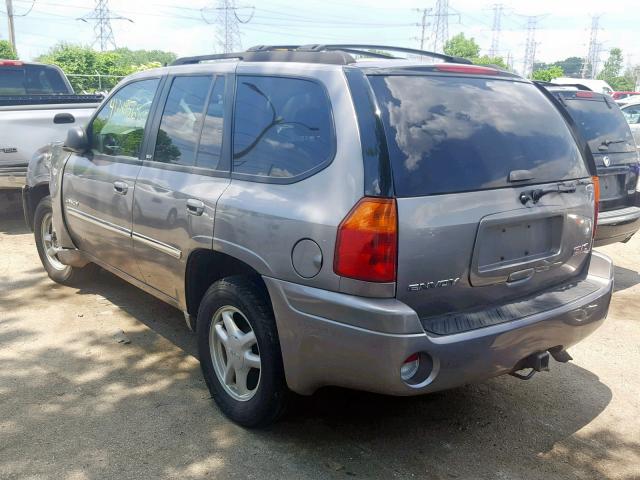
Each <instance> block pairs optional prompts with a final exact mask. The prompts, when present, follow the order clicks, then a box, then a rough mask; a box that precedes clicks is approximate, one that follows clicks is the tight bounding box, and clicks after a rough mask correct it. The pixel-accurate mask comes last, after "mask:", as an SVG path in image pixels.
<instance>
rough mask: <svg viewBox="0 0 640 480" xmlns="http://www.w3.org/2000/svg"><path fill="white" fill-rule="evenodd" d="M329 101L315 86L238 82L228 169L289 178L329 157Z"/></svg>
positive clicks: (331, 141)
mask: <svg viewBox="0 0 640 480" xmlns="http://www.w3.org/2000/svg"><path fill="white" fill-rule="evenodd" d="M333 149H334V133H333V122H332V117H331V107H330V104H329V99H328V98H327V95H326V93H325V91H324V89H323V88H322V87H321V86H320V85H319V84H317V83H315V82H312V81H308V80H301V79H294V78H280V77H249V76H240V77H238V85H237V95H236V109H235V114H234V138H233V170H234V171H235V172H237V173H245V174H251V175H259V176H264V177H277V178H290V177H295V176H298V175H302V174H304V173H307V172H309V171H311V170H314V169H315V168H316V167H320V166H321V165H323V164H325V163H326V162H328V161H329V160H331V157H332V155H333Z"/></svg>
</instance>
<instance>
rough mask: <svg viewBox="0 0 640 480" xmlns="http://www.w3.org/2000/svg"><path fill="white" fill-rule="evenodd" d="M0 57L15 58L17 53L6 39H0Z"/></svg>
mask: <svg viewBox="0 0 640 480" xmlns="http://www.w3.org/2000/svg"><path fill="white" fill-rule="evenodd" d="M0 58H4V59H5V60H17V59H18V54H17V53H16V51H15V50H14V49H13V47H12V46H11V44H10V43H9V42H8V41H7V40H0Z"/></svg>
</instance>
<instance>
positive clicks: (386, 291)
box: [25, 45, 613, 426]
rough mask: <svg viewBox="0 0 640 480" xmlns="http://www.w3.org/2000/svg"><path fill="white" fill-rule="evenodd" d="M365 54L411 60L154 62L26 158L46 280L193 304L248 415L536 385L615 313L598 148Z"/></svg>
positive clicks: (522, 90)
mask: <svg viewBox="0 0 640 480" xmlns="http://www.w3.org/2000/svg"><path fill="white" fill-rule="evenodd" d="M372 49H375V50H379V49H386V50H389V51H392V52H393V53H396V54H397V52H404V53H407V50H406V49H397V48H396V49H391V48H389V47H377V46H370V45H366V46H358V45H338V46H335V45H334V46H327V45H312V46H307V47H292V46H286V47H257V48H254V49H252V50H250V51H247V52H241V53H236V54H225V55H209V56H204V57H194V58H187V59H182V60H179V61H178V62H177V63H176V64H175V65H173V66H170V67H166V68H161V69H157V70H151V71H146V72H142V73H137V74H135V75H132V76H130V77H128V78H126V79H125V80H124V81H123V82H122V83H121V84H120V85H118V86H117V87H116V88H115V89H114V90H113V92H112V93H111V95H110V96H109V97H108V98H107V99H106V100H105V101H104V102H103V104H102V106H101V107H100V108H99V109H98V111H97V112H96V114H95V115H94V116H93V118H92V120H91V121H90V122H89V125H88V126H87V128H86V129H82V128H75V129H72V130H70V131H69V135H68V137H67V141H66V144H65V146H64V148H61V147H60V146H58V147H56V148H54V149H53V152H52V154H51V155H49V156H48V157H47V159H45V160H41V161H34V163H32V164H31V165H30V174H29V179H30V184H29V187H28V189H26V190H25V203H26V205H27V207H28V208H27V211H28V217H29V218H30V220H29V223H30V224H31V225H32V226H34V229H35V238H36V245H37V247H38V252H39V254H40V257H41V259H42V262H43V265H44V267H45V268H46V270H47V272H48V273H49V276H50V277H51V278H52V279H54V280H56V281H58V282H65V283H75V282H79V281H82V282H84V284H86V282H90V281H91V275H90V274H91V273H92V271H94V270H93V267H94V264H97V265H100V266H102V267H103V268H105V269H107V270H109V271H111V272H113V273H115V274H116V275H119V276H120V277H122V278H124V279H125V280H127V281H128V282H130V283H132V284H134V285H136V286H138V287H140V288H142V289H143V290H145V291H147V292H150V293H151V294H153V295H156V296H157V297H158V298H161V299H162V300H164V301H166V302H168V303H169V304H171V305H173V306H175V307H176V308H179V309H180V310H182V311H183V312H184V313H185V317H186V319H187V321H188V323H189V325H191V326H192V327H193V326H195V329H196V331H197V335H198V344H199V358H200V362H201V365H202V371H203V373H204V377H205V379H206V382H207V385H208V386H209V389H210V390H211V393H212V396H213V398H214V399H215V400H216V402H217V403H218V405H219V406H220V408H221V409H222V410H223V411H224V412H225V413H226V414H227V415H228V416H229V417H231V418H232V419H234V420H235V421H237V422H239V423H241V424H243V425H249V426H255V425H264V424H266V423H269V422H271V421H273V420H274V419H275V418H277V417H278V415H279V414H280V413H281V412H282V411H283V409H284V406H285V405H286V400H287V393H288V392H289V391H290V390H292V391H294V392H297V393H300V394H307V395H308V394H311V393H313V392H314V391H315V390H317V389H318V388H320V387H323V386H325V385H337V386H342V387H349V388H356V389H362V390H368V391H374V392H380V393H387V394H393V395H417V394H423V393H428V392H433V391H437V390H442V389H446V388H451V387H455V386H457V385H461V384H463V383H466V382H470V381H479V380H483V379H486V378H489V377H492V376H497V375H502V374H507V373H514V374H517V375H520V376H521V377H527V378H528V376H529V375H530V374H531V372H535V371H541V370H546V369H547V368H548V363H549V357H550V355H552V356H553V357H554V358H555V359H556V360H558V361H561V362H566V361H568V360H569V359H570V357H569V355H568V353H567V352H566V349H567V348H569V347H571V346H572V345H574V344H575V343H576V342H579V341H580V340H581V339H583V338H584V337H586V336H587V335H589V334H590V333H592V332H593V331H594V330H595V329H596V328H597V327H598V326H599V325H600V324H601V322H602V321H603V319H604V318H605V316H606V314H607V310H608V307H609V300H610V298H611V292H612V288H613V268H612V264H611V261H610V260H609V259H608V258H607V257H606V256H603V255H600V254H596V253H592V252H591V243H592V237H593V230H594V228H593V227H594V215H595V206H596V204H597V189H596V188H594V180H593V178H592V172H591V171H590V167H589V163H588V161H589V160H590V161H591V162H592V161H593V159H590V157H589V155H588V149H586V146H585V145H583V146H580V145H579V144H578V143H577V138H578V137H577V136H576V134H575V133H574V132H573V131H572V129H571V127H570V125H569V124H568V123H567V120H566V119H565V117H563V114H562V113H561V111H560V110H559V109H558V108H557V107H556V106H555V105H554V103H553V101H552V97H551V96H549V95H548V94H547V93H546V92H545V91H544V90H543V89H541V88H540V87H538V86H537V85H535V84H533V83H531V82H530V81H528V80H525V79H522V78H520V77H518V76H515V75H513V74H511V73H508V72H503V71H500V70H496V69H494V68H487V67H480V66H475V65H470V64H468V62H466V61H464V60H461V59H456V58H453V57H448V56H446V55H439V54H434V53H430V52H423V51H413V50H409V51H408V53H410V54H413V55H417V56H419V57H422V58H426V57H433V58H435V59H436V60H437V61H435V62H434V61H432V62H428V63H425V62H423V61H420V60H419V59H417V57H416V59H415V60H412V59H403V58H394V57H391V56H390V55H385V54H380V53H377V52H375V51H374V52H372V51H371V50H372ZM354 57H359V58H360V57H373V58H368V59H362V60H356V58H354ZM442 60H445V61H444V62H442ZM49 166H50V169H49ZM591 167H593V165H591ZM81 279H82V280H81ZM524 369H527V370H526V371H528V372H529V373H527V374H526V375H523V374H522V371H525V370H524ZM518 372H521V373H518Z"/></svg>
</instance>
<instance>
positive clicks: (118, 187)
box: [113, 180, 129, 195]
mask: <svg viewBox="0 0 640 480" xmlns="http://www.w3.org/2000/svg"><path fill="white" fill-rule="evenodd" d="M113 189H114V190H115V191H116V193H119V194H120V195H126V194H127V192H128V191H129V185H127V184H126V183H125V182H122V181H120V180H118V181H116V182H113Z"/></svg>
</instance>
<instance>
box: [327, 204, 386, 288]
mask: <svg viewBox="0 0 640 480" xmlns="http://www.w3.org/2000/svg"><path fill="white" fill-rule="evenodd" d="M397 252H398V219H397V212H396V201H395V200H394V199H392V198H374V197H365V198H363V199H361V200H360V201H359V202H358V203H357V204H356V206H355V207H353V208H352V209H351V211H350V212H349V214H348V215H347V216H346V218H345V219H344V220H343V221H342V223H341V224H340V226H339V227H338V237H337V240H336V251H335V256H334V262H333V269H334V271H335V272H336V274H337V275H340V276H342V277H349V278H354V279H357V280H364V281H367V282H395V280H396V256H397Z"/></svg>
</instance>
